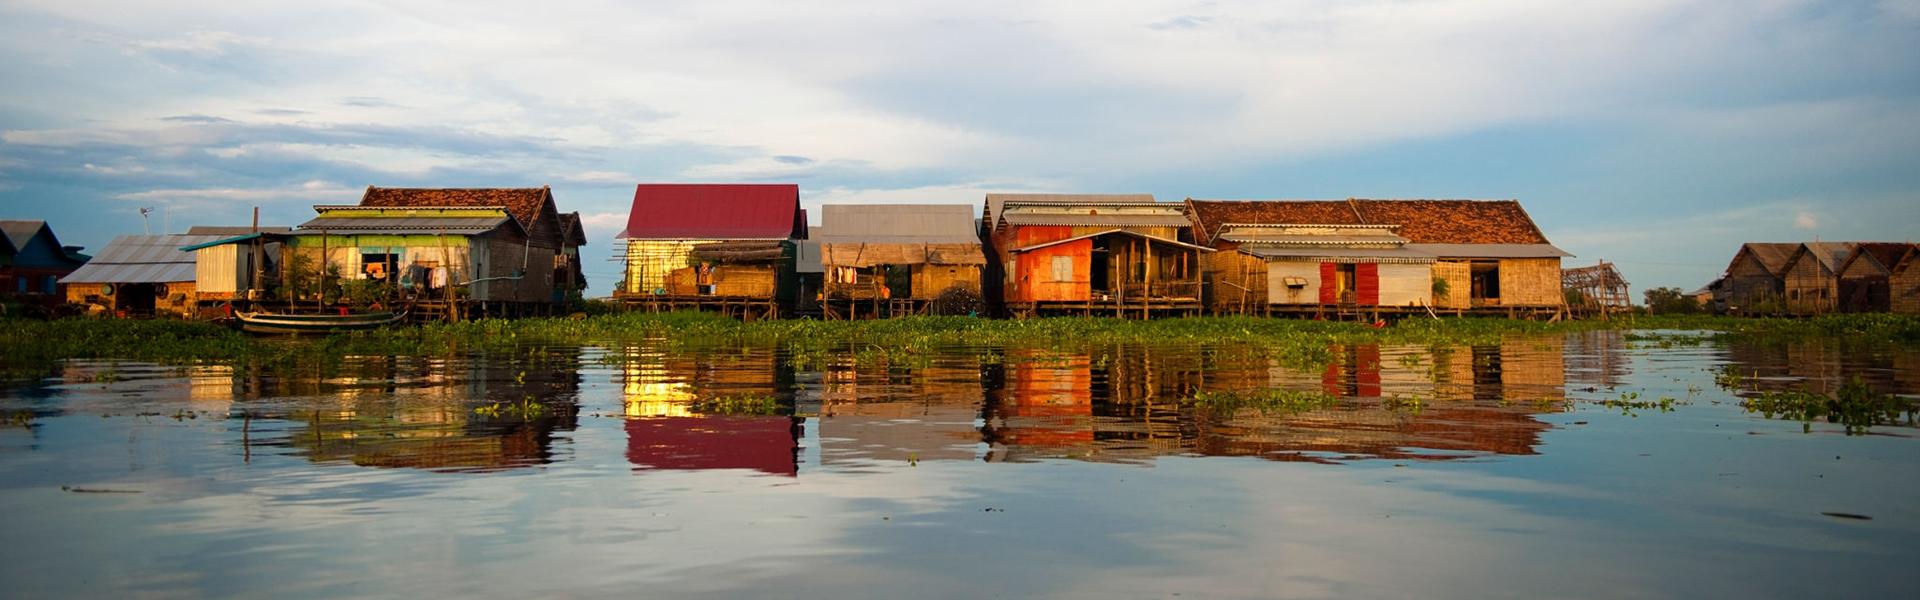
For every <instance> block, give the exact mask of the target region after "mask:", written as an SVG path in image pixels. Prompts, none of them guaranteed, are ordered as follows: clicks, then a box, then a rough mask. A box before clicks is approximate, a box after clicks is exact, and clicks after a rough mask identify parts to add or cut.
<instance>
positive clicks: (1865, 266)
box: [1838, 242, 1914, 312]
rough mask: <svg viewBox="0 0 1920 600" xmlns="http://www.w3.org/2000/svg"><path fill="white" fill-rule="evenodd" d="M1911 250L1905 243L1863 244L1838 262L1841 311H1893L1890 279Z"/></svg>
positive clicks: (1911, 245)
mask: <svg viewBox="0 0 1920 600" xmlns="http://www.w3.org/2000/svg"><path fill="white" fill-rule="evenodd" d="M1913 248H1914V245H1913V244H1908V243H1905V242H1899V243H1890V242H1863V243H1861V244H1860V246H1859V247H1857V248H1854V251H1853V254H1852V255H1850V256H1848V257H1847V259H1846V260H1845V261H1843V262H1841V263H1840V271H1839V272H1840V284H1839V288H1838V289H1839V309H1840V311H1841V312H1887V311H1889V310H1892V309H1893V298H1892V293H1891V292H1892V288H1891V283H1892V281H1891V276H1892V275H1893V268H1894V267H1896V266H1899V265H1900V259H1902V258H1905V257H1906V255H1907V253H1908V252H1911V251H1912V250H1913Z"/></svg>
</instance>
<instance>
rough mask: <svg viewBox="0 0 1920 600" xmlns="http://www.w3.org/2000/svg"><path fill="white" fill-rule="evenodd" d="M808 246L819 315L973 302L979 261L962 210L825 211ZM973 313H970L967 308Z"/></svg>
mask: <svg viewBox="0 0 1920 600" xmlns="http://www.w3.org/2000/svg"><path fill="white" fill-rule="evenodd" d="M822 210H823V211H824V212H823V213H822V215H821V225H820V227H819V228H818V234H817V235H812V236H811V237H812V239H811V241H814V242H817V243H818V244H819V248H820V263H821V267H822V270H823V271H824V278H823V283H822V289H821V294H822V296H823V297H822V307H823V309H824V310H825V311H826V314H827V316H829V317H830V318H831V317H835V316H853V315H854V314H856V313H863V312H864V313H870V314H875V315H888V314H902V313H907V314H922V313H927V312H931V311H932V310H933V309H934V308H935V307H934V304H935V301H936V300H938V299H941V298H942V297H943V296H944V297H947V298H948V300H949V302H947V303H946V304H948V305H951V306H947V307H946V308H947V309H958V307H959V306H961V305H964V304H968V303H977V301H978V299H979V298H980V269H981V267H982V266H983V265H985V264H986V262H987V257H986V253H985V251H983V250H982V249H981V244H980V238H979V237H978V235H976V234H975V229H974V222H973V208H972V207H970V206H966V205H963V204H830V205H827V206H824V207H822ZM975 310H977V307H976V308H975Z"/></svg>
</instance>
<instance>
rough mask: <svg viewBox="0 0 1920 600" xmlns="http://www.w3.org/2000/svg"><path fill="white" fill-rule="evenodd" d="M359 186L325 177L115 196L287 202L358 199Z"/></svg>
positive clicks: (139, 199) (150, 199)
mask: <svg viewBox="0 0 1920 600" xmlns="http://www.w3.org/2000/svg"><path fill="white" fill-rule="evenodd" d="M361 191H362V190H361V189H357V188H351V187H347V186H343V185H339V184H336V183H332V182H326V181H318V180H315V181H304V182H301V183H299V184H296V185H292V186H283V187H272V188H185V189H159V190H145V191H139V192H128V193H124V194H119V195H116V196H114V197H115V198H117V199H120V200H127V201H131V202H155V201H162V202H164V201H192V200H213V201H219V202H289V201H314V200H328V201H338V202H342V203H347V204H352V203H355V202H358V200H359V196H360V193H361Z"/></svg>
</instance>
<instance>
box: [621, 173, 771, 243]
mask: <svg viewBox="0 0 1920 600" xmlns="http://www.w3.org/2000/svg"><path fill="white" fill-rule="evenodd" d="M806 225H807V222H806V217H805V216H804V213H802V212H801V211H800V186H798V185H794V184H690V183H688V184H682V183H643V184H640V185H639V186H638V187H636V188H635V189H634V192H633V208H632V211H631V212H629V213H628V214H627V229H626V231H624V232H621V234H620V237H623V238H629V239H647V240H785V239H795V238H800V237H802V236H805V235H806Z"/></svg>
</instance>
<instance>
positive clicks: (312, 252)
mask: <svg viewBox="0 0 1920 600" xmlns="http://www.w3.org/2000/svg"><path fill="white" fill-rule="evenodd" d="M313 209H314V211H315V212H317V213H319V215H318V216H316V217H315V218H313V219H312V220H309V221H307V222H305V223H301V224H300V226H299V227H298V228H297V229H296V231H295V232H294V235H293V236H292V237H291V238H290V239H288V241H287V249H286V258H285V259H284V260H285V263H284V264H285V269H284V272H286V273H287V277H288V278H290V279H299V280H306V281H316V282H317V280H318V279H319V278H321V277H323V276H324V277H326V278H329V279H330V278H332V277H340V278H342V279H344V280H361V281H370V282H374V283H377V284H385V285H391V286H394V287H393V289H395V290H396V291H397V292H399V293H400V294H401V295H406V296H411V297H413V298H416V299H420V300H449V299H451V300H466V301H473V302H483V303H490V304H491V303H500V304H502V305H503V306H511V305H514V304H520V303H525V304H545V303H548V302H550V301H551V299H552V292H551V290H552V289H553V283H552V276H553V268H552V265H553V264H554V263H553V257H554V256H555V255H554V253H553V252H552V251H551V249H546V250H545V251H536V249H535V248H534V247H533V246H532V243H531V240H530V239H529V236H528V235H527V232H526V230H525V229H524V228H522V227H521V226H520V221H519V220H518V219H516V218H514V217H513V215H511V214H509V213H508V211H507V208H506V207H504V206H435V207H425V206H420V207H368V206H315V207H313ZM322 265H326V266H327V267H325V268H324V270H323V267H322ZM291 285H293V286H295V287H303V288H305V289H301V290H298V291H296V294H297V296H298V298H299V299H301V300H306V299H308V297H309V296H312V295H313V294H314V292H313V291H312V290H313V289H316V288H315V287H314V286H313V285H312V284H302V283H300V282H291ZM319 299H324V298H319ZM489 308H492V307H489Z"/></svg>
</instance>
